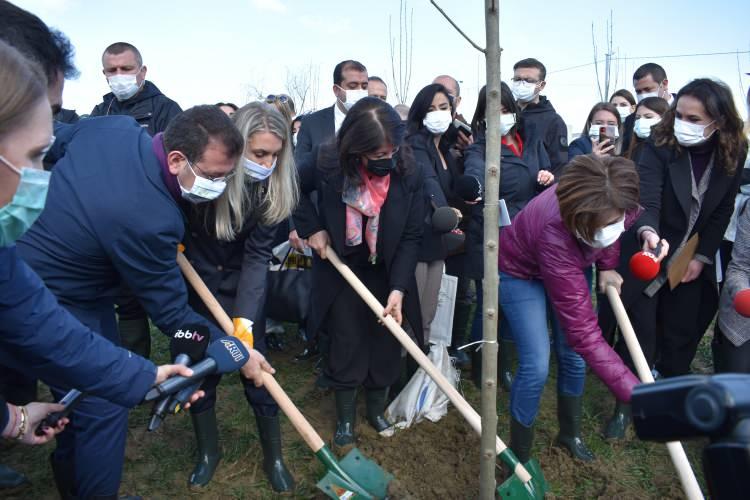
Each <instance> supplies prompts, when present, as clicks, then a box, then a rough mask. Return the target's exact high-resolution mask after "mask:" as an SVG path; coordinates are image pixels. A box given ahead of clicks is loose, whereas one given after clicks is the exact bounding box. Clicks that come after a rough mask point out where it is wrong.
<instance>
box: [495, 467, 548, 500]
mask: <svg viewBox="0 0 750 500" xmlns="http://www.w3.org/2000/svg"><path fill="white" fill-rule="evenodd" d="M523 466H524V467H525V468H526V470H527V471H528V472H529V474H530V475H531V481H529V482H528V483H526V484H523V482H522V481H521V480H520V479H519V478H518V476H516V475H515V474H512V475H511V476H510V477H509V478H508V479H506V480H505V482H504V483H503V484H501V485H500V486H498V487H497V494H498V496H499V497H500V498H518V499H527V498H534V499H539V500H541V499H543V498H544V494H545V493H547V490H549V484H547V480H546V479H544V474H542V468H541V467H540V466H539V462H537V461H536V460H535V459H533V458H532V459H531V460H529V461H528V462H526V463H525V464H523Z"/></svg>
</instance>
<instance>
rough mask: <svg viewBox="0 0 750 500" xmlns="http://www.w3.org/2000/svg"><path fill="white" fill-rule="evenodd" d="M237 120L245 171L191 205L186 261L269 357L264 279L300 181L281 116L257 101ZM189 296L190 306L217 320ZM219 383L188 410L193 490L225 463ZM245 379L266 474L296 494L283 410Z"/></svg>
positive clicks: (213, 380)
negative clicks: (193, 446)
mask: <svg viewBox="0 0 750 500" xmlns="http://www.w3.org/2000/svg"><path fill="white" fill-rule="evenodd" d="M232 120H233V121H234V123H235V124H236V125H237V128H239V130H240V131H241V132H242V133H243V136H244V137H245V138H246V139H245V149H244V153H243V156H242V158H241V160H240V161H241V162H242V165H243V167H244V168H241V169H237V174H235V176H234V177H232V178H230V179H228V180H227V188H226V190H225V193H224V194H223V195H222V196H221V197H219V198H218V199H217V200H216V201H214V202H211V203H204V204H191V205H190V207H188V209H187V210H186V213H187V222H188V230H187V231H186V240H185V255H186V257H187V258H188V259H189V260H190V261H191V263H192V264H193V266H194V267H195V269H196V271H197V272H198V274H199V275H200V276H201V278H203V281H204V282H205V283H206V285H207V286H208V288H209V290H211V292H212V293H213V294H214V296H215V297H216V298H217V300H218V301H219V303H220V304H221V306H222V308H223V309H224V310H225V311H227V313H228V314H229V315H230V316H232V318H234V319H235V326H237V325H238V323H239V324H245V325H247V324H250V325H252V323H253V322H255V323H256V324H258V325H259V326H260V328H255V329H254V330H255V331H254V333H255V338H254V345H255V348H256V349H258V350H259V351H260V352H262V353H263V354H265V352H266V344H265V339H264V336H263V330H264V328H263V324H264V323H265V318H263V301H264V294H265V288H266V273H267V271H268V263H269V261H270V260H271V249H272V247H273V242H274V236H275V234H276V227H277V224H278V223H279V222H281V221H283V220H285V219H286V218H287V217H288V216H289V215H290V214H291V212H292V210H293V209H294V207H295V206H296V204H297V200H298V183H297V178H296V171H295V167H294V160H293V159H292V148H291V138H290V131H289V125H288V123H287V122H286V120H285V119H284V117H283V116H282V115H281V113H279V111H277V110H276V109H274V108H273V107H272V106H269V105H268V104H265V103H259V102H255V103H251V104H248V105H246V106H244V107H243V108H241V109H239V110H238V111H237V112H236V113H235V114H234V115H233V116H232ZM188 288H189V287H188ZM189 290H190V297H189V301H190V305H191V306H192V307H193V308H194V309H196V310H197V311H198V312H201V313H202V314H203V315H204V316H205V317H206V318H212V315H211V313H210V312H209V311H208V310H207V308H206V307H205V305H204V304H203V302H202V301H201V299H200V298H199V297H198V296H197V295H196V294H195V292H194V291H193V290H192V289H191V288H189ZM219 380H220V377H219V376H215V377H209V378H208V379H207V380H206V382H205V383H204V385H203V388H204V390H205V391H206V397H205V398H203V399H201V400H199V401H198V403H197V404H195V405H193V407H192V408H191V416H192V419H193V426H194V428H195V433H196V437H197V440H198V455H199V462H198V464H197V465H196V467H195V470H194V471H193V473H192V474H191V476H190V480H189V481H190V484H192V485H195V486H205V485H206V484H208V482H209V481H210V480H211V477H212V476H213V473H214V471H215V469H216V466H217V465H218V463H219V460H220V458H221V453H220V452H219V447H218V433H217V428H216V413H215V411H214V405H215V402H216V385H217V384H218V383H219ZM241 380H242V384H243V386H244V389H245V397H246V398H247V401H248V403H249V404H250V406H251V407H252V409H253V411H254V413H255V420H256V423H257V425H258V433H259V436H260V442H261V445H262V447H263V469H264V471H265V472H266V475H267V477H268V480H269V481H270V483H271V486H272V487H273V489H274V490H275V491H278V492H281V491H291V490H292V489H293V488H294V479H293V478H292V476H291V474H290V473H289V471H288V470H287V468H286V465H285V464H284V461H283V458H282V454H281V431H280V427H279V417H278V411H279V408H278V406H277V405H276V402H275V401H274V400H273V398H271V395H270V394H269V393H268V391H267V390H266V389H265V388H264V387H255V385H254V384H253V383H252V382H251V381H250V380H248V379H246V378H244V377H241Z"/></svg>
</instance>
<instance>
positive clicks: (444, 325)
mask: <svg viewBox="0 0 750 500" xmlns="http://www.w3.org/2000/svg"><path fill="white" fill-rule="evenodd" d="M457 288H458V278H456V277H455V276H450V275H448V274H445V273H443V277H442V279H441V281H440V294H439V295H438V306H437V311H436V312H435V317H434V318H433V320H432V323H430V339H429V342H430V344H437V345H442V346H446V347H447V346H449V345H451V334H452V332H453V313H454V309H455V306H456V289H457Z"/></svg>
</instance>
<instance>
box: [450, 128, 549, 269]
mask: <svg viewBox="0 0 750 500" xmlns="http://www.w3.org/2000/svg"><path fill="white" fill-rule="evenodd" d="M523 135H524V139H523V154H522V158H519V157H518V156H516V155H515V154H514V153H513V151H511V149H510V148H509V147H508V146H506V145H504V144H503V146H502V149H501V160H500V199H503V200H505V203H506V205H507V207H508V213H509V215H510V217H511V219H513V218H514V217H515V216H516V215H517V214H518V212H520V211H521V209H523V207H525V206H526V204H527V203H528V202H529V201H530V200H531V199H532V198H533V197H534V196H536V195H537V194H538V193H539V192H540V191H541V190H543V189H544V188H543V187H542V186H541V185H540V184H539V183H538V182H537V175H538V174H539V171H540V170H549V169H550V161H549V158H548V157H547V152H546V150H545V149H544V144H543V143H542V140H541V137H540V136H539V135H537V133H536V128H535V127H534V126H533V124H532V125H527V126H526V128H525V129H524V134H523ZM486 147H487V143H486V140H485V136H484V134H479V137H478V138H477V142H475V143H474V144H472V145H471V146H470V147H469V148H468V149H467V150H466V153H465V161H464V165H466V175H473V176H474V177H476V178H477V179H479V181H480V182H481V184H482V191H484V172H485V162H486V156H485V150H486ZM466 253H467V256H466V275H467V276H468V277H469V278H471V279H477V280H478V279H482V277H483V276H484V260H483V258H482V255H483V254H484V203H478V204H477V205H474V207H473V210H472V213H471V220H470V223H469V227H468V228H467V234H466Z"/></svg>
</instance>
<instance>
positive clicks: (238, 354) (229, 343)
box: [221, 340, 245, 362]
mask: <svg viewBox="0 0 750 500" xmlns="http://www.w3.org/2000/svg"><path fill="white" fill-rule="evenodd" d="M221 343H222V344H224V347H226V348H227V351H229V354H230V355H231V356H232V359H234V361H235V362H240V361H242V360H243V359H245V355H244V354H242V351H240V348H239V347H237V343H236V342H235V341H234V340H221Z"/></svg>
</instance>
